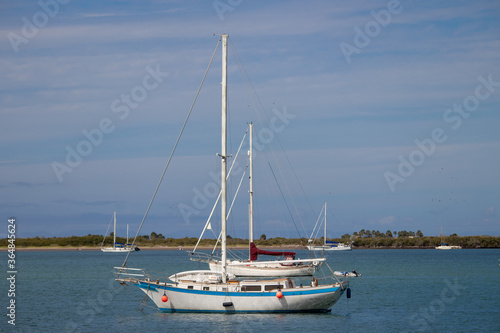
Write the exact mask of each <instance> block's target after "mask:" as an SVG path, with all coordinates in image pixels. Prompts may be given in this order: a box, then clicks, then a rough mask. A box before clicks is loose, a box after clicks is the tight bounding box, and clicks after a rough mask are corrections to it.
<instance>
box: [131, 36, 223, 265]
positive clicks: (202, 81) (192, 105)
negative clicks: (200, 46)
mask: <svg viewBox="0 0 500 333" xmlns="http://www.w3.org/2000/svg"><path fill="white" fill-rule="evenodd" d="M220 42H221V38H219V42H218V43H217V46H216V47H215V50H214V53H213V54H212V58H211V59H210V62H209V63H208V67H207V69H206V71H205V75H203V79H202V80H201V83H200V87H199V88H198V91H197V92H196V95H195V97H194V100H193V103H192V104H191V108H190V109H189V112H188V114H187V117H186V120H184V124H183V125H182V128H181V131H180V132H179V136H178V137H177V140H176V141H175V144H174V147H173V149H172V152H171V153H170V156H169V158H168V161H167V164H166V165H165V169H164V170H163V173H162V175H161V177H160V180H159V182H158V185H156V189H155V192H154V194H153V197H152V198H151V201H150V202H149V205H148V208H147V209H146V213H145V214H144V217H143V218H142V221H141V224H140V225H139V229H138V230H137V233H136V234H135V237H134V240H133V241H132V247H133V246H134V245H135V241H136V239H137V236H138V235H139V232H140V231H141V228H142V225H143V224H144V221H145V220H146V217H147V216H148V213H149V209H150V208H151V205H152V204H153V201H154V199H155V197H156V194H157V193H158V189H159V188H160V184H161V182H162V180H163V177H164V176H165V173H166V172H167V169H168V166H169V165H170V161H171V160H172V157H173V156H174V153H175V150H176V148H177V145H178V144H179V141H180V139H181V136H182V133H183V132H184V129H185V128H186V125H187V122H188V120H189V116H190V115H191V112H192V111H193V108H194V104H195V103H196V100H197V99H198V95H199V94H200V91H201V87H202V86H203V83H204V82H205V78H206V77H207V74H208V70H209V69H210V66H211V65H212V61H213V60H214V57H215V54H216V52H217V49H218V48H219V45H220ZM130 252H131V251H128V252H127V256H126V257H125V261H124V262H123V265H122V267H125V265H126V264H127V260H128V257H129V255H130Z"/></svg>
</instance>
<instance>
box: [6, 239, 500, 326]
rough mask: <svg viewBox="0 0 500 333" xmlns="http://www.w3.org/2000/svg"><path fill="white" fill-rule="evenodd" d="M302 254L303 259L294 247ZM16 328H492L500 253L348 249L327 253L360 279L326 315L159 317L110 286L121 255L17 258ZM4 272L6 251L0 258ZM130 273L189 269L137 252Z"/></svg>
mask: <svg viewBox="0 0 500 333" xmlns="http://www.w3.org/2000/svg"><path fill="white" fill-rule="evenodd" d="M297 252H298V253H297V254H298V256H299V257H301V256H302V257H303V258H305V257H308V255H307V254H306V252H305V251H304V252H303V251H297ZM16 254H17V258H16V259H17V262H16V264H17V270H18V274H17V281H16V305H17V307H16V326H15V328H13V327H12V326H11V325H8V324H7V320H8V318H7V316H6V314H7V310H6V306H7V305H8V303H7V302H8V299H7V291H8V284H7V283H6V279H5V278H4V279H2V283H1V284H0V288H1V294H2V298H1V299H2V304H3V305H2V309H4V310H3V311H4V314H3V315H2V318H3V319H2V320H1V323H0V331H1V332H8V331H17V332H124V331H128V332H163V331H171V332H186V331H188V332H211V331H216V330H217V331H219V332H265V331H269V330H273V331H276V332H405V331H407V332H419V331H423V332H445V331H446V332H499V331H500V314H499V310H500V266H499V263H500V261H499V259H500V250H498V249H495V250H453V251H437V250H354V251H351V252H343V253H328V254H327V258H328V263H329V265H330V266H331V267H332V268H334V269H336V270H352V269H355V270H357V271H358V272H360V273H362V274H363V276H362V277H361V278H358V279H354V280H353V281H352V284H351V289H352V298H351V299H347V298H346V296H345V294H344V296H343V297H342V299H341V300H340V301H339V302H338V303H337V304H336V305H334V306H333V308H332V312H331V313H326V314H265V315H264V314H229V315H226V314H176V313H174V314H163V313H160V312H158V310H156V308H155V307H152V306H154V305H153V303H152V302H150V301H148V302H147V303H146V306H145V307H144V308H143V311H138V308H139V306H140V302H141V300H142V299H143V297H144V294H143V293H142V292H141V291H140V290H139V289H138V288H136V287H133V286H128V287H122V286H120V285H119V284H118V283H116V282H114V280H113V274H112V269H111V268H112V267H113V266H121V264H122V262H123V259H124V255H122V254H113V253H101V252H98V251H60V252H59V251H58V252H19V251H18V252H17V253H16ZM0 256H1V257H2V258H3V259H2V262H3V263H2V266H1V267H2V268H3V271H4V274H5V275H7V273H6V272H7V268H6V264H7V254H6V252H0ZM127 266H128V267H140V268H146V269H148V271H150V272H151V273H153V275H154V276H155V277H161V276H168V275H170V274H173V273H175V272H179V271H182V270H190V269H206V267H205V266H204V265H201V264H199V263H195V262H191V261H189V259H188V256H187V254H186V252H184V251H140V252H137V253H133V254H131V256H130V259H129V264H128V265H127Z"/></svg>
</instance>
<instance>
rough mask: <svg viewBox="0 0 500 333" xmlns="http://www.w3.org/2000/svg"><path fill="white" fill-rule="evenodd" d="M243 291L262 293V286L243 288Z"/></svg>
mask: <svg viewBox="0 0 500 333" xmlns="http://www.w3.org/2000/svg"><path fill="white" fill-rule="evenodd" d="M241 291H261V287H260V286H241Z"/></svg>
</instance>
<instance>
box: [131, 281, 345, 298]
mask: <svg viewBox="0 0 500 333" xmlns="http://www.w3.org/2000/svg"><path fill="white" fill-rule="evenodd" d="M135 285H136V286H137V287H139V288H141V289H146V290H153V291H158V289H164V290H167V291H175V292H180V293H186V294H199V295H212V296H246V297H249V296H250V297H253V296H255V297H257V296H258V297H262V296H264V297H276V294H275V293H274V292H259V293H255V292H254V293H245V292H234V291H229V292H227V291H209V290H196V289H184V288H173V287H168V286H158V285H151V284H146V283H141V284H135ZM338 289H339V287H335V288H326V289H320V290H307V289H304V290H303V291H302V290H301V291H283V290H282V291H281V292H282V293H283V296H291V295H311V294H314V295H317V294H324V293H331V292H335V291H337V290H338Z"/></svg>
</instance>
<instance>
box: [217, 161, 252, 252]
mask: <svg viewBox="0 0 500 333" xmlns="http://www.w3.org/2000/svg"><path fill="white" fill-rule="evenodd" d="M247 169H248V164H247V166H246V167H245V170H244V171H243V174H242V175H241V179H240V183H239V185H238V188H237V189H236V193H235V194H234V197H233V201H232V202H231V206H230V207H229V210H228V212H227V216H226V222H227V219H228V218H229V216H231V210H232V209H233V205H234V202H235V201H236V197H237V196H238V192H239V191H240V187H241V183H242V182H243V179H244V178H245V174H246V172H247ZM221 237H222V231H221V232H220V233H219V237H218V238H217V242H216V243H215V247H217V245H218V244H219V241H220V239H221ZM215 247H214V251H213V252H212V254H213V253H214V252H215Z"/></svg>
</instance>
